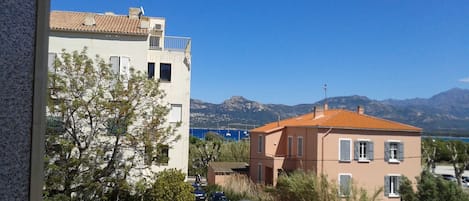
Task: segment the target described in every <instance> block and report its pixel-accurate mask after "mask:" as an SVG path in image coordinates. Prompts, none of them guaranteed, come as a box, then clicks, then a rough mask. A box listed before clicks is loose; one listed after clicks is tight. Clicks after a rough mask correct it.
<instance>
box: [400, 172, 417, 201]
mask: <svg viewBox="0 0 469 201" xmlns="http://www.w3.org/2000/svg"><path fill="white" fill-rule="evenodd" d="M399 194H400V196H401V200H404V201H418V199H417V194H415V192H414V189H413V187H412V182H411V181H410V180H409V179H408V178H407V177H405V176H401V179H400V185H399Z"/></svg>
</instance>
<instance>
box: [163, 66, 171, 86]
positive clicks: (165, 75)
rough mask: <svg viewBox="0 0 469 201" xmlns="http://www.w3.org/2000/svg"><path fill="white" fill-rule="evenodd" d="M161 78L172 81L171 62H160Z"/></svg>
mask: <svg viewBox="0 0 469 201" xmlns="http://www.w3.org/2000/svg"><path fill="white" fill-rule="evenodd" d="M160 80H161V81H166V82H171V64H165V63H161V64H160Z"/></svg>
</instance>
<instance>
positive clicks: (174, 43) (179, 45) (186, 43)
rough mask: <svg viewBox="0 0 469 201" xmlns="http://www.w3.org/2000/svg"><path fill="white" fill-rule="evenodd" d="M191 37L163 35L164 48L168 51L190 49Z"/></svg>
mask: <svg viewBox="0 0 469 201" xmlns="http://www.w3.org/2000/svg"><path fill="white" fill-rule="evenodd" d="M190 48H191V38H189V37H179V36H165V37H164V49H165V50H169V51H181V52H184V51H189V52H190V51H191V50H190Z"/></svg>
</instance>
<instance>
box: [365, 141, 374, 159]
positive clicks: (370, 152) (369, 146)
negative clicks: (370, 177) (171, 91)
mask: <svg viewBox="0 0 469 201" xmlns="http://www.w3.org/2000/svg"><path fill="white" fill-rule="evenodd" d="M366 146H367V147H366V150H367V151H368V153H366V156H367V157H368V160H370V161H372V160H373V159H374V156H373V155H374V146H373V142H372V141H369V142H367V143H366Z"/></svg>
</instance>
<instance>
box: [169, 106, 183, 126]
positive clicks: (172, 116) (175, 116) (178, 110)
mask: <svg viewBox="0 0 469 201" xmlns="http://www.w3.org/2000/svg"><path fill="white" fill-rule="evenodd" d="M181 121H182V105H181V104H171V110H170V111H169V123H178V122H181Z"/></svg>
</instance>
